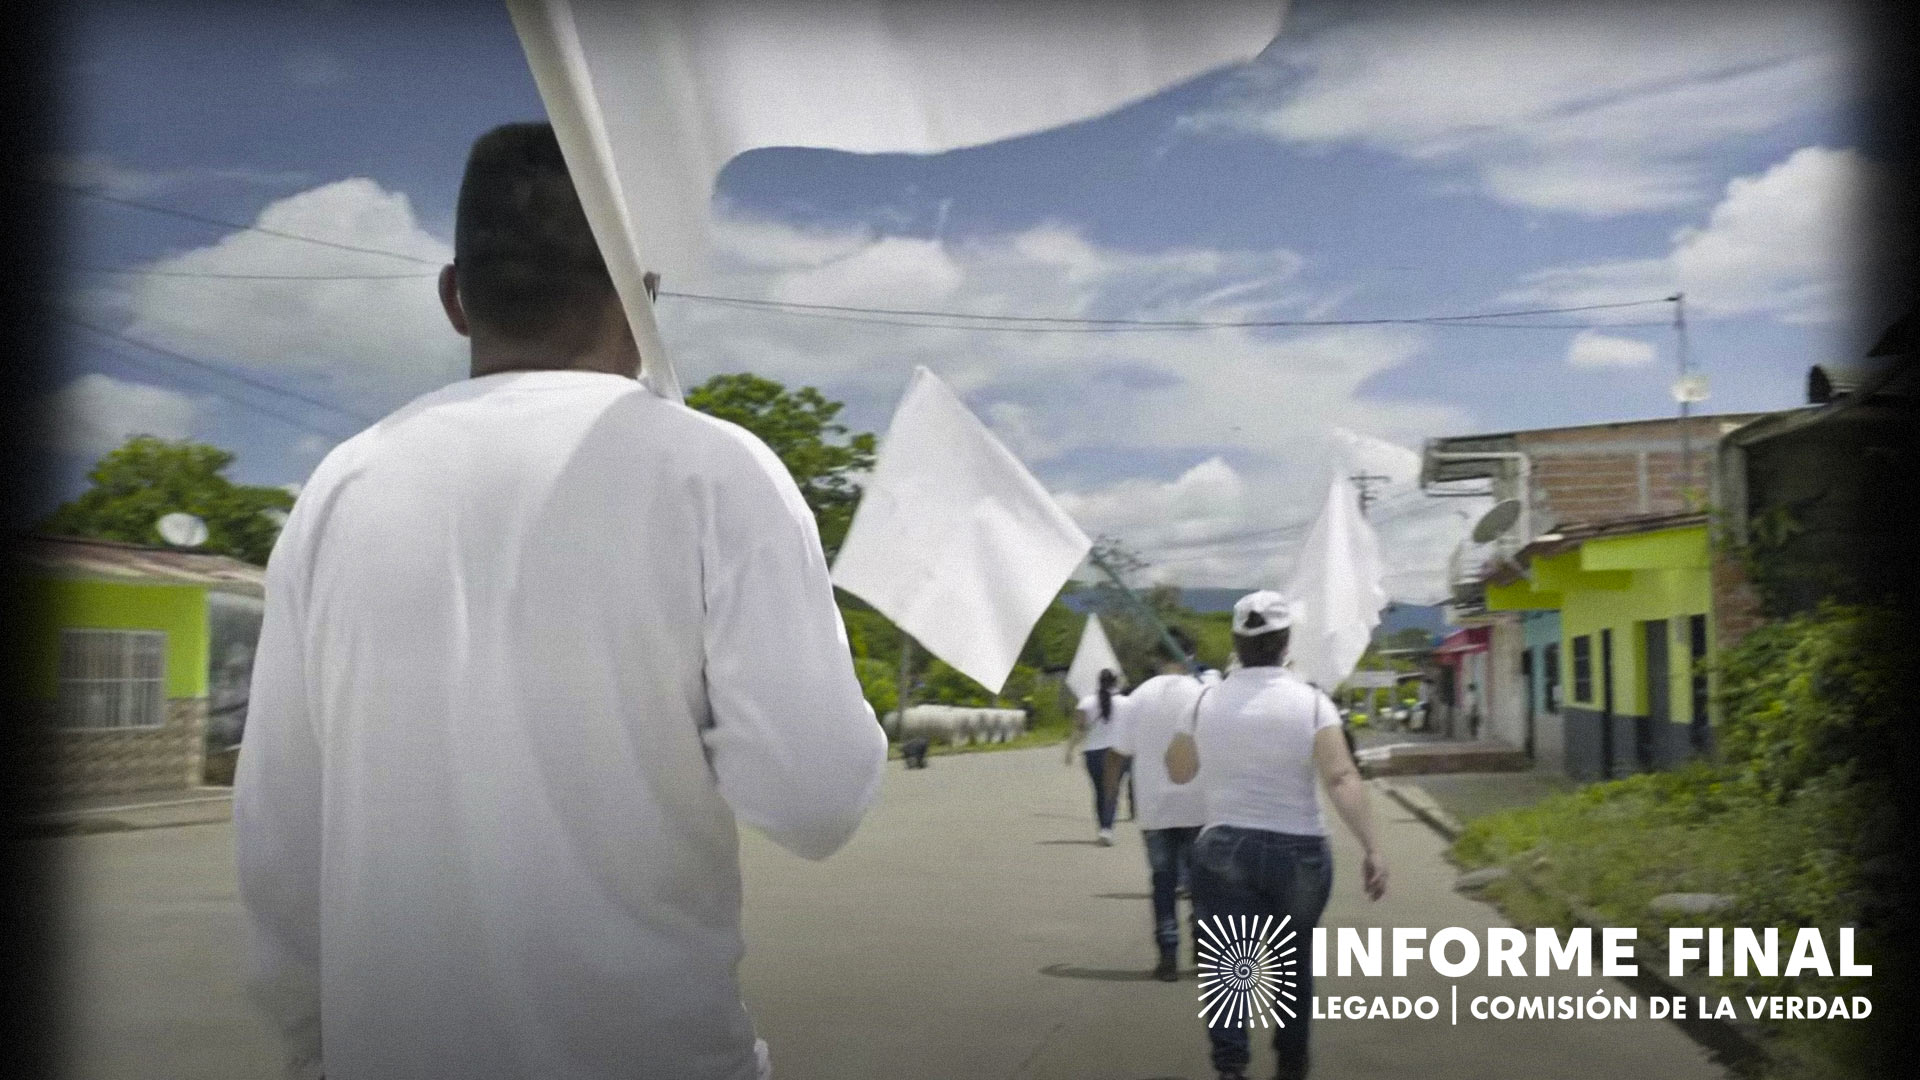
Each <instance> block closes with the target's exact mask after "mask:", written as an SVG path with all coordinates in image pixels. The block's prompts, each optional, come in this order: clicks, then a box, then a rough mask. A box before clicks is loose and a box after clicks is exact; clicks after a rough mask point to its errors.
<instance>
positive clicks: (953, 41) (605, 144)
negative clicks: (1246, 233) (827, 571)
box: [507, 0, 1287, 398]
mask: <svg viewBox="0 0 1920 1080" xmlns="http://www.w3.org/2000/svg"><path fill="white" fill-rule="evenodd" d="M507 8H508V11H509V13H510V14H511V15H512V17H513V24H514V29H515V30H516V31H517V32H518V33H519V35H520V41H521V44H522V46H523V47H524V49H525V50H526V54H527V60H528V63H529V65H530V66H531V67H532V69H533V76H534V81H535V83H536V84H537V85H538V86H539V89H540V97H541V99H542V100H543V101H544V102H546V106H547V114H548V118H549V119H550V120H551V121H552V122H553V126H554V130H555V131H556V132H557V133H558V134H559V136H560V145H561V148H562V150H563V151H564V152H565V153H566V157H567V165H568V168H569V169H570V170H571V171H572V173H573V176H574V181H575V184H576V186H577V187H578V188H579V189H580V194H581V198H582V201H583V202H584V204H585V206H586V210H587V220H588V221H589V222H590V223H591V224H592V226H593V232H594V236H595V237H596V238H598V239H599V241H600V246H601V249H602V250H603V251H604V252H606V255H607V268H608V270H609V271H610V272H612V274H613V280H614V285H615V287H616V288H618V289H619V291H620V296H621V299H622V300H623V301H624V303H625V305H626V309H627V316H628V318H629V319H631V320H632V321H633V323H634V333H635V336H636V338H637V339H638V341H639V345H640V349H641V355H642V356H643V357H644V358H645V360H646V362H647V364H648V367H649V373H648V379H649V382H650V384H651V385H652V386H653V387H654V389H655V390H656V391H657V392H660V393H662V394H663V395H665V396H667V397H673V398H677V397H678V390H677V387H676V386H675V384H674V380H673V374H672V367H671V365H669V364H667V363H666V358H665V354H664V352H663V351H662V350H661V349H660V340H659V335H658V333H657V331H656V330H655V328H654V323H653V313H652V310H651V307H650V305H649V304H648V302H647V300H646V297H645V292H644V290H643V288H642V287H641V279H640V275H641V272H642V271H643V270H657V271H659V272H660V273H661V275H662V277H663V281H664V283H665V285H666V287H667V288H670V289H683V290H684V289H686V288H688V286H689V285H697V284H699V283H700V282H701V280H702V278H703V277H704V274H705V269H706V266H705V263H706V252H707V250H708V247H709V244H708V242H707V215H708V206H709V203H710V202H711V200H712V197H713V182H714V179H715V177H717V176H718V175H719V173H720V169H721V168H722V167H723V166H724V165H726V163H727V162H728V161H729V160H731V159H732V158H733V157H734V156H735V155H736V154H739V153H741V152H742V151H745V150H751V149H753V148H755V147H763V146H807V147H819V148H823V149H832V150H848V151H853V152H857V153H913V154H927V153H937V152H940V151H945V150H953V149H958V148H961V147H967V146H977V145H981V144H984V143H990V142H997V141H999V140H1002V139H1010V138H1013V137H1015V136H1019V135H1027V134H1031V133H1033V132H1037V131H1042V130H1045V129H1047V128H1052V127H1059V126H1061V125H1063V124H1069V123H1073V122H1075V121H1079V120H1084V119H1087V118H1089V117H1093V116H1098V115H1101V114H1104V113H1107V112H1111V111H1113V110H1115V109H1118V108H1120V107H1121V106H1123V105H1128V104H1131V103H1133V102H1135V101H1138V100H1141V99H1144V98H1146V97H1149V96H1151V95H1152V94H1154V93H1156V92H1158V91H1160V90H1163V89H1165V88H1167V87H1169V86H1173V85H1175V84H1176V83H1181V82H1185V81H1187V80H1188V79H1192V78H1194V77H1196V76H1199V75H1201V74H1204V73H1206V72H1208V71H1210V70H1213V69H1216V68H1220V67H1224V66H1227V65H1229V64H1234V63H1240V62H1243V61H1246V60H1249V59H1251V58H1253V57H1254V56H1255V55H1257V54H1258V53H1259V52H1260V50H1262V49H1264V48H1265V47H1266V46H1267V43H1268V42H1270V41H1272V40H1273V38H1274V36H1275V35H1276V34H1278V33H1279V32H1280V22H1281V19H1282V17H1283V16H1284V15H1285V13H1286V8H1287V0H1102V2H1098V3H1095V2H1092V0H1078V2H1068V3H1043V4H1037V3H1033V2H1031V0H976V2H972V3H965V4H961V3H927V2H926V0H751V2H750V0H507Z"/></svg>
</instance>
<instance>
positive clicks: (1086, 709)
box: [1080, 691, 1127, 750]
mask: <svg viewBox="0 0 1920 1080" xmlns="http://www.w3.org/2000/svg"><path fill="white" fill-rule="evenodd" d="M1126 702H1127V698H1126V695H1124V694H1122V693H1120V692H1118V691H1115V692H1114V695H1113V702H1112V705H1113V715H1112V716H1110V717H1108V718H1107V719H1105V720H1102V719H1101V718H1100V695H1099V694H1088V695H1087V696H1086V697H1083V698H1081V699H1080V714H1081V715H1082V716H1084V717H1086V718H1087V739H1086V741H1085V742H1083V743H1081V744H1080V748H1081V749H1082V750H1105V749H1106V748H1107V747H1109V746H1112V745H1113V724H1114V721H1115V720H1116V719H1118V718H1119V716H1120V710H1121V708H1122V707H1124V706H1125V705H1126Z"/></svg>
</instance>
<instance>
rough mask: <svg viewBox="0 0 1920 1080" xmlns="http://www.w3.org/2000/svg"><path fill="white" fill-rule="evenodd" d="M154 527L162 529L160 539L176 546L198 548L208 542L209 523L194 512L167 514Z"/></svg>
mask: <svg viewBox="0 0 1920 1080" xmlns="http://www.w3.org/2000/svg"><path fill="white" fill-rule="evenodd" d="M153 527H154V528H156V529H158V530H159V531H160V539H162V540H165V541H166V542H167V543H169V544H172V545H173V546H174V547H181V548H197V547H199V546H200V545H201V544H204V543H206V542H207V523H206V522H204V521H201V520H200V519H199V518H197V517H194V516H193V515H192V514H182V513H172V514H167V515H165V516H164V517H162V518H161V519H160V520H159V521H156V522H154V523H153Z"/></svg>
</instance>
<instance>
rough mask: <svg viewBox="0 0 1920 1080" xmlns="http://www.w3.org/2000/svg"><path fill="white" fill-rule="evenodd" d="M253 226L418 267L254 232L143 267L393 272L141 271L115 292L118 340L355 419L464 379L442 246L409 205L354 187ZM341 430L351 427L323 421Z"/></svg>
mask: <svg viewBox="0 0 1920 1080" xmlns="http://www.w3.org/2000/svg"><path fill="white" fill-rule="evenodd" d="M255 224H256V225H258V226H260V227H262V228H267V229H274V230H278V231H282V232H288V233H293V234H296V235H300V236H309V237H315V238H319V239H324V240H330V241H334V242H336V243H342V244H348V245H354V246H359V247H367V248H375V249H381V250H385V251H394V252H399V253H402V254H405V255H410V256H413V257H414V258H417V259H424V260H427V262H426V263H424V264H423V263H417V262H409V261H405V260H402V259H394V258H387V257H384V256H379V255H370V254H362V253H358V252H351V251H341V250H337V249H334V248H327V247H320V246H317V245H313V244H303V243H298V242H295V241H289V240H286V239H283V238H281V237H276V236H269V235H265V234H262V233H258V232H234V233H230V234H228V235H227V236H225V237H223V238H221V239H220V240H218V241H217V242H215V243H213V244H212V245H210V246H207V247H202V248H197V249H194V250H191V251H188V252H186V253H184V254H181V255H177V256H174V257H172V258H169V259H165V260H162V261H160V262H157V263H154V264H151V266H150V267H149V269H153V270H159V271H165V272H167V273H169V274H279V275H326V274H381V275H386V274H404V275H417V276H406V277H397V278H391V279H387V278H380V279H371V280H317V279H307V280H237V279H232V278H226V279H221V278H205V277H175V276H148V277H137V278H134V279H132V280H131V281H130V282H129V283H128V284H127V286H126V290H125V292H123V293H120V294H118V295H117V296H116V297H115V298H114V300H113V302H112V304H111V307H112V308H113V309H114V310H112V311H110V312H108V313H105V314H103V315H101V316H98V317H101V318H113V319H114V321H116V322H118V323H120V324H121V331H122V332H123V333H124V334H126V335H127V336H128V337H130V338H133V339H135V340H139V341H144V342H150V343H152V344H155V345H159V346H162V347H165V348H169V349H172V350H175V351H177V352H180V353H184V354H186V355H188V356H193V357H196V358H199V359H204V360H209V361H214V362H217V363H225V364H232V365H236V366H239V367H243V368H249V369H253V370H255V371H259V372H263V373H265V374H267V376H268V377H269V378H271V379H273V380H275V381H277V382H280V383H282V384H283V385H289V386H297V387H301V388H305V389H306V390H307V391H308V392H310V393H312V394H313V395H315V396H321V397H325V398H327V399H329V400H337V401H340V402H342V403H343V404H345V405H347V406H349V407H350V408H353V409H354V410H355V411H357V412H360V413H362V414H366V415H378V414H379V413H381V412H385V411H386V410H387V409H390V408H392V407H393V406H394V405H396V404H398V403H399V402H400V401H402V400H405V399H406V398H409V397H412V396H415V395H417V394H419V393H422V392H424V391H426V390H429V389H432V388H434V387H437V386H442V385H445V384H446V383H447V382H450V381H452V380H454V379H456V378H459V377H460V376H461V374H463V372H464V370H465V367H466V359H465V358H466V342H465V339H463V338H461V337H460V336H459V335H458V334H456V333H454V331H453V329H452V328H451V327H450V326H448V325H447V321H446V317H445V315H444V314H443V313H442V312H441V310H440V302H439V299H438V296H437V294H436V291H435V284H434V278H433V276H432V275H433V274H434V272H435V270H436V266H437V264H440V263H443V262H445V261H446V260H448V259H450V258H451V257H452V250H451V248H450V247H449V246H448V245H447V244H446V243H445V242H443V241H442V240H440V239H439V238H438V237H435V236H433V235H431V234H429V233H428V232H426V231H425V230H424V229H422V228H421V227H420V225H419V223H418V221H417V220H416V219H415V217H414V214H413V209H412V206H411V205H410V204H409V202H408V200H407V197H406V196H405V195H404V194H400V193H398V192H390V191H387V190H385V189H384V188H382V187H381V186H380V185H379V184H377V183H375V182H374V181H372V180H365V179H352V180H342V181H338V182H336V183H331V184H327V185H324V186H322V187H317V188H314V189H312V190H309V191H303V192H301V193H299V194H297V195H294V196H291V197H289V198H285V199H280V200H277V201H275V202H273V203H270V204H269V205H268V206H267V207H266V208H265V209H264V210H262V211H261V212H260V215H259V217H258V219H257V220H256V221H255ZM329 422H330V423H338V424H344V425H351V421H348V420H335V421H329Z"/></svg>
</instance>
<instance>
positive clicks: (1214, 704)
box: [1193, 667, 1340, 836]
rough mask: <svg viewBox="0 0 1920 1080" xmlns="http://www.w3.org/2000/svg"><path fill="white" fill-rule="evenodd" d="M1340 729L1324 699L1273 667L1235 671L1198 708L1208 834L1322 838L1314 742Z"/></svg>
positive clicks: (1198, 779) (1197, 741) (1335, 714)
mask: <svg viewBox="0 0 1920 1080" xmlns="http://www.w3.org/2000/svg"><path fill="white" fill-rule="evenodd" d="M1339 723H1340V712H1339V710H1338V709H1336V708H1335V707H1334V705H1333V702H1332V701H1330V700H1328V698H1327V696H1326V695H1325V694H1322V693H1321V692H1320V691H1318V690H1315V689H1314V688H1313V687H1311V686H1309V685H1307V684H1306V683H1305V682H1303V681H1302V680H1301V679H1300V678H1299V677H1298V676H1296V675H1294V674H1293V673H1292V672H1290V671H1287V670H1285V669H1282V668H1277V667H1252V668H1241V669H1240V670H1238V671H1235V672H1234V673H1232V674H1231V675H1228V676H1227V677H1226V678H1225V679H1224V680H1222V681H1221V683H1220V685H1219V686H1216V687H1214V688H1213V690H1212V691H1211V692H1209V693H1208V694H1207V699H1206V700H1205V701H1203V702H1201V703H1200V719H1199V723H1198V725H1197V726H1196V727H1195V729H1194V743H1195V745H1196V746H1197V747H1198V749H1199V751H1200V775H1199V776H1197V777H1195V778H1194V781H1193V782H1194V783H1195V784H1198V785H1199V786H1200V787H1201V789H1202V790H1203V791H1204V792H1205V795H1206V803H1207V826H1208V827H1212V826H1214V825H1238V826H1240V827H1242V828H1248V829H1266V830H1269V831H1271V832H1283V833H1295V834H1298V835H1303V836H1324V835H1326V831H1327V830H1326V825H1325V824H1324V822H1323V821H1322V819H1321V814H1320V797H1319V783H1318V779H1319V770H1318V768H1317V767H1316V766H1315V765H1314V760H1313V741H1314V736H1315V735H1316V734H1317V733H1318V732H1319V731H1320V729H1322V728H1329V727H1335V726H1337V725H1338V724H1339Z"/></svg>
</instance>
